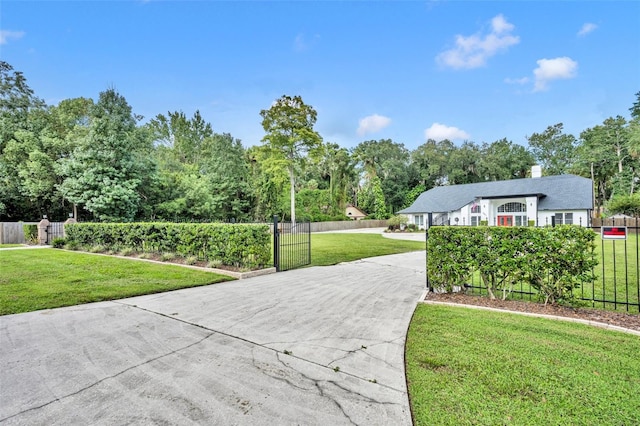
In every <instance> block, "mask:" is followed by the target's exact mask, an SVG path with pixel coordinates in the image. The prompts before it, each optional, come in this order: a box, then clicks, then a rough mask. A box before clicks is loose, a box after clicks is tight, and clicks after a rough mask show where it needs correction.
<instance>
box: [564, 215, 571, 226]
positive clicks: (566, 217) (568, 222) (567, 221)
mask: <svg viewBox="0 0 640 426" xmlns="http://www.w3.org/2000/svg"><path fill="white" fill-rule="evenodd" d="M564 224H565V225H573V213H565V214H564Z"/></svg>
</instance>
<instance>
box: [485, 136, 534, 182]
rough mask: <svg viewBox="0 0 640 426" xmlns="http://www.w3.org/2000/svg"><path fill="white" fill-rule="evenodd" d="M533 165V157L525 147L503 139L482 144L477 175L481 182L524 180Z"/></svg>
mask: <svg viewBox="0 0 640 426" xmlns="http://www.w3.org/2000/svg"><path fill="white" fill-rule="evenodd" d="M534 163H535V160H534V159H533V155H532V154H531V153H530V152H529V151H528V150H527V149H526V148H525V147H523V146H522V145H518V144H514V143H513V142H511V141H508V140H507V139H504V138H503V139H500V140H498V141H495V142H492V143H491V144H487V143H484V144H482V158H481V160H480V165H479V168H480V172H479V173H480V176H482V178H483V179H482V180H483V181H496V180H509V179H518V178H524V177H526V176H527V173H529V171H530V170H531V166H533V165H534Z"/></svg>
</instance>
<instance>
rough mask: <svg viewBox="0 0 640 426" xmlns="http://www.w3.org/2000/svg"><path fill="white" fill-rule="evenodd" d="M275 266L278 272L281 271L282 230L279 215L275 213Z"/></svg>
mask: <svg viewBox="0 0 640 426" xmlns="http://www.w3.org/2000/svg"><path fill="white" fill-rule="evenodd" d="M273 266H274V268H276V272H280V230H279V228H278V215H273Z"/></svg>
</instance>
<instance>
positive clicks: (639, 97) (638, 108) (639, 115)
mask: <svg viewBox="0 0 640 426" xmlns="http://www.w3.org/2000/svg"><path fill="white" fill-rule="evenodd" d="M629 111H630V112H631V118H635V119H640V92H636V101H635V102H634V103H633V106H632V107H631V108H629Z"/></svg>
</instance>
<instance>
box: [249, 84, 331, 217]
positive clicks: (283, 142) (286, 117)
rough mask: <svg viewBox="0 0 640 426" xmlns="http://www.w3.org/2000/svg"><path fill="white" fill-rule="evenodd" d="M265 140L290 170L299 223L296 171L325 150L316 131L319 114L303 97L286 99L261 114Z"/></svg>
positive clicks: (273, 153)
mask: <svg viewBox="0 0 640 426" xmlns="http://www.w3.org/2000/svg"><path fill="white" fill-rule="evenodd" d="M260 116H261V117H262V128H263V129H264V131H265V133H266V135H265V136H264V137H263V138H262V141H263V142H264V143H265V146H267V147H268V149H269V151H270V152H271V154H272V155H274V156H277V157H280V158H281V159H282V161H283V163H284V165H285V167H286V168H287V172H288V174H289V184H290V187H291V189H290V199H291V222H292V223H294V224H295V222H296V207H295V193H296V177H295V167H296V165H297V164H299V163H300V162H301V161H302V160H303V159H304V158H305V157H306V156H307V155H309V154H312V155H313V154H315V153H317V151H318V150H319V149H320V148H321V146H322V138H321V137H320V135H319V134H318V132H316V131H315V130H314V129H313V126H314V125H315V124H316V120H317V113H316V110H315V109H313V107H312V106H311V105H307V104H305V103H304V102H303V100H302V98H301V97H300V96H294V97H291V96H287V95H283V96H282V97H280V98H279V99H277V100H276V101H275V102H274V104H273V105H272V106H271V108H269V109H265V110H262V111H260Z"/></svg>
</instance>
